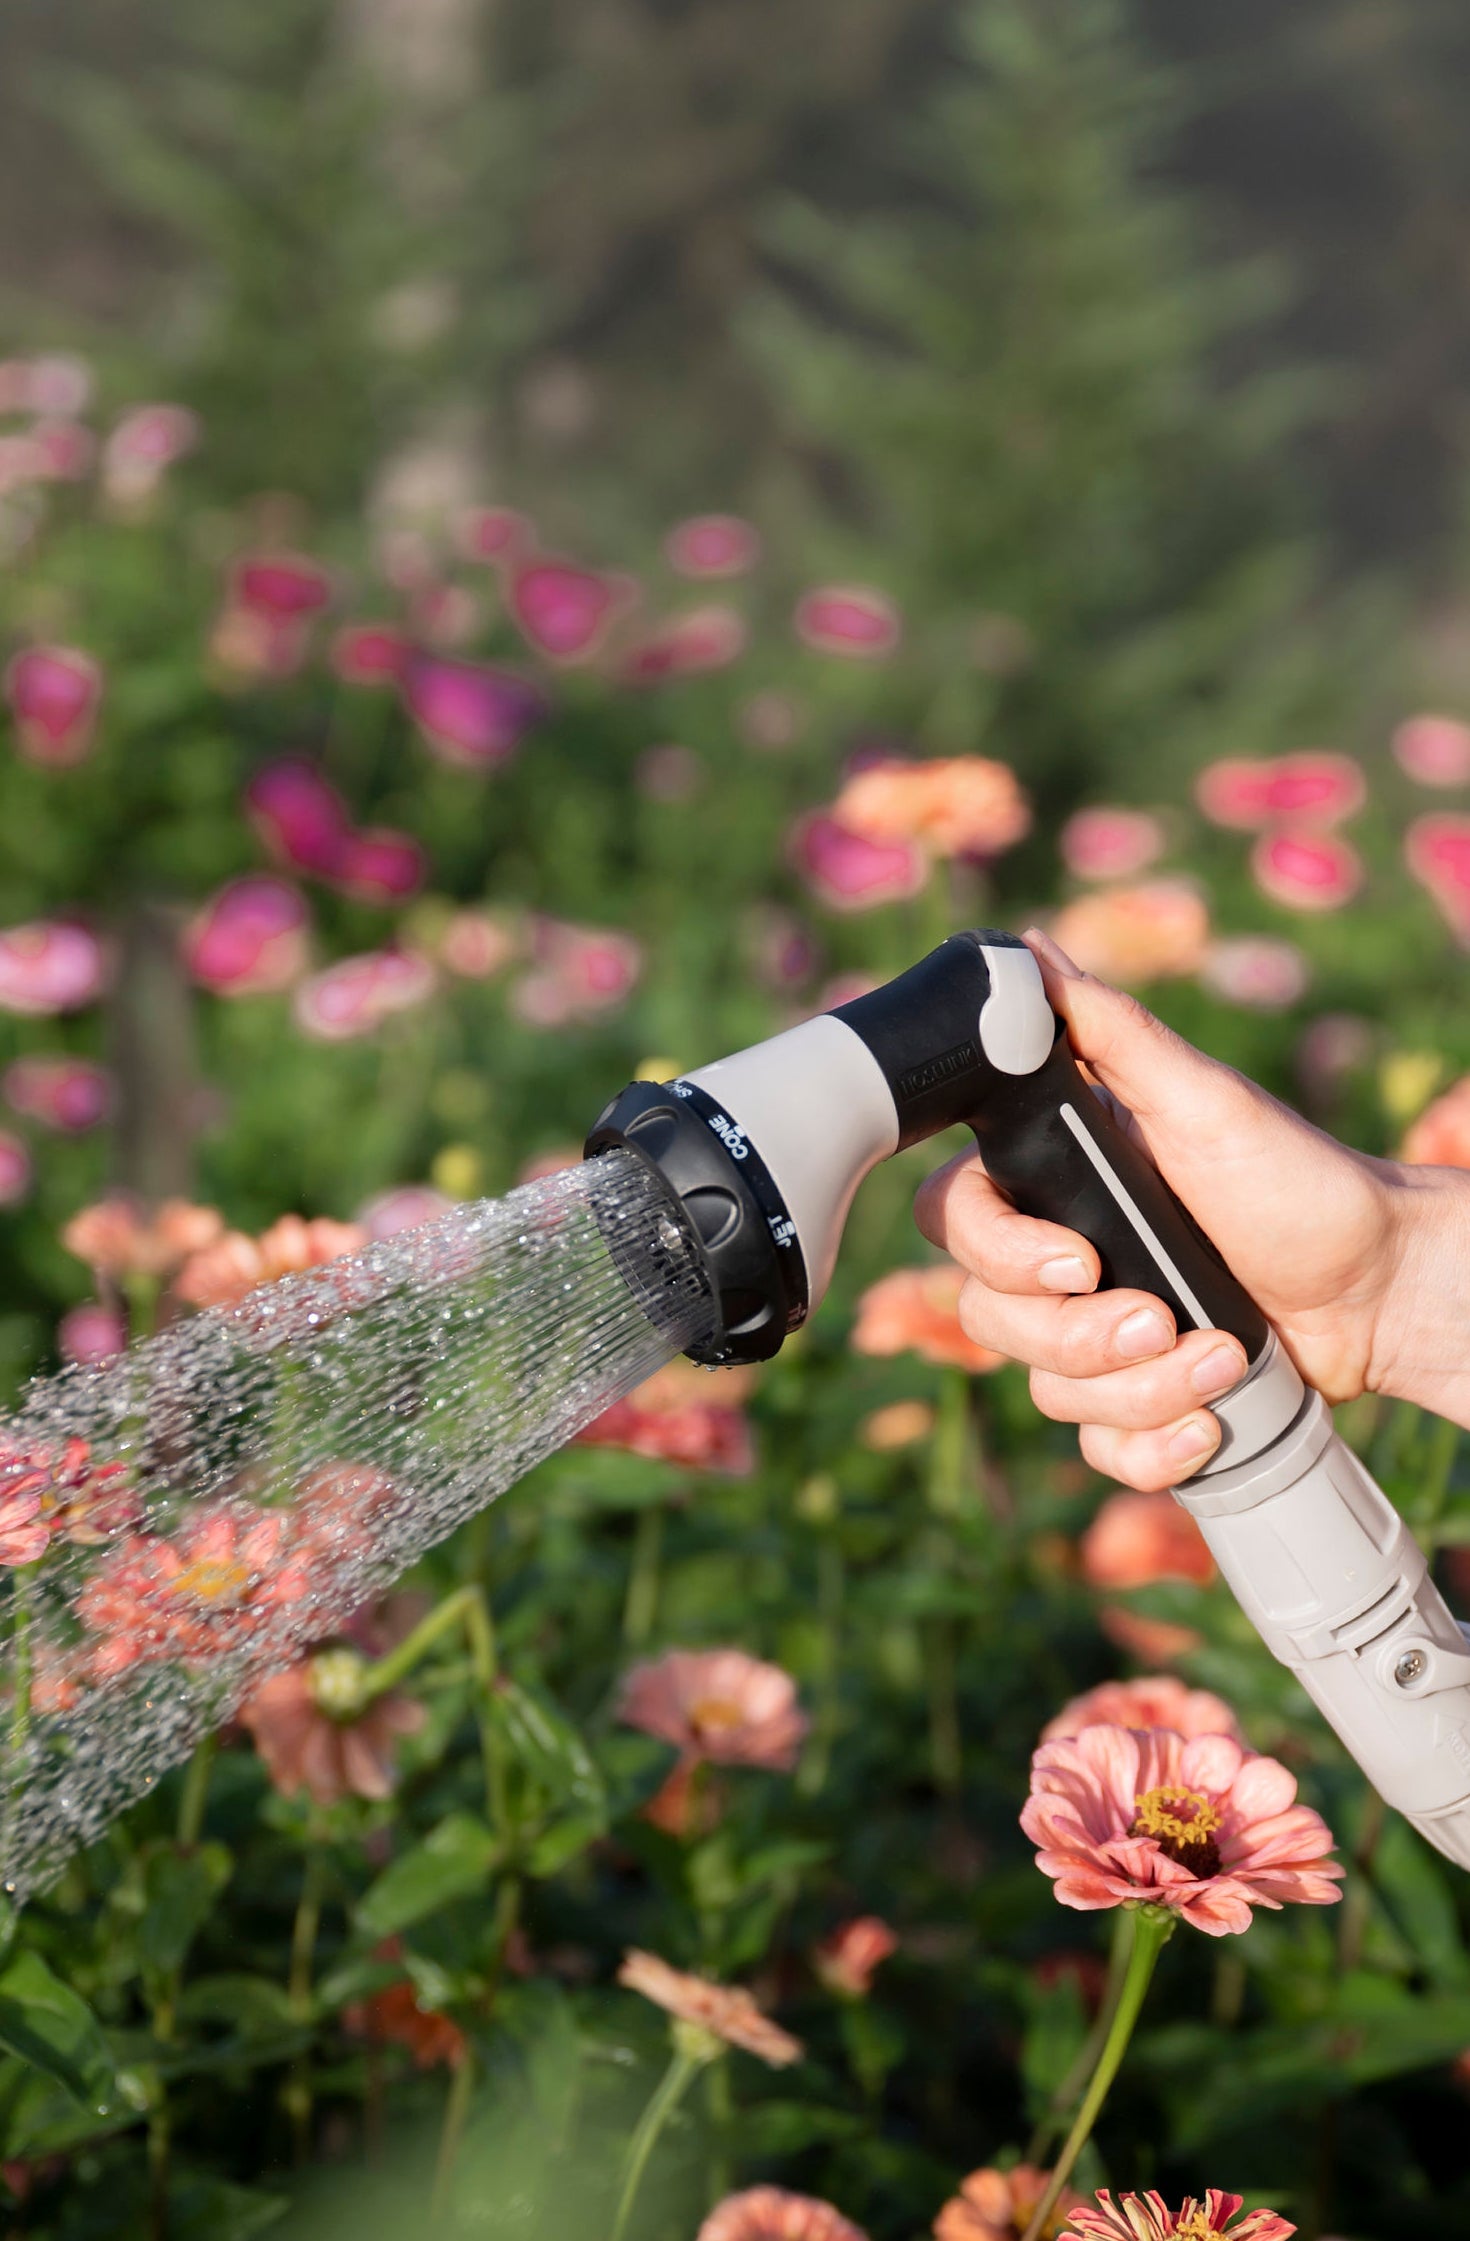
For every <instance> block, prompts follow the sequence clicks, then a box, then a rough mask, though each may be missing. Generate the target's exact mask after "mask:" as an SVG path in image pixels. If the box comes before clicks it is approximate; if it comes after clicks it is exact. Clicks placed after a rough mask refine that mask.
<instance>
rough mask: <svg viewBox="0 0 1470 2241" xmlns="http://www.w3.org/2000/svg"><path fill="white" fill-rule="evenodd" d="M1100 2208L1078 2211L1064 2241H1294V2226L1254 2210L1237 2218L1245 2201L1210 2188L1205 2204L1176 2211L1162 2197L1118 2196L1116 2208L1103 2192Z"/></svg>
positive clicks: (1186, 2204) (1191, 2203)
mask: <svg viewBox="0 0 1470 2241" xmlns="http://www.w3.org/2000/svg"><path fill="white" fill-rule="evenodd" d="M1097 2200H1098V2207H1097V2209H1095V2210H1093V2209H1078V2210H1074V2211H1072V2213H1071V2217H1070V2223H1069V2225H1068V2227H1067V2230H1066V2232H1065V2233H1063V2234H1062V2235H1061V2236H1060V2241H1214V2237H1215V2236H1216V2235H1225V2236H1227V2237H1228V2241H1291V2235H1292V2234H1293V2233H1295V2231H1296V2227H1295V2226H1294V2225H1289V2224H1288V2223H1287V2221H1286V2219H1285V2218H1278V2217H1277V2215H1276V2212H1275V2211H1274V2210H1250V2211H1248V2212H1247V2213H1246V2215H1245V2216H1244V2217H1243V2218H1240V2217H1238V2212H1239V2210H1240V2205H1241V2197H1240V2195H1238V2194H1222V2193H1221V2191H1220V2189H1219V2187H1211V2188H1210V2191H1209V2193H1208V2194H1207V2195H1206V2196H1205V2199H1204V2201H1203V2202H1199V2201H1196V2200H1195V2198H1194V2196H1193V2195H1191V2196H1190V2198H1189V2200H1188V2201H1187V2202H1184V2203H1181V2204H1180V2206H1179V2208H1178V2209H1177V2210H1171V2209H1169V2207H1168V2205H1167V2204H1166V2203H1165V2201H1164V2198H1163V2196H1162V2195H1161V2194H1155V2193H1154V2191H1153V2189H1152V2188H1150V2189H1149V2192H1148V2193H1147V2194H1124V2195H1120V2196H1119V2198H1118V2200H1117V2202H1116V2203H1114V2201H1113V2197H1112V2195H1111V2193H1110V2192H1109V2191H1108V2189H1107V2188H1106V2187H1104V2188H1103V2189H1102V2191H1101V2193H1100V2194H1099V2195H1098V2198H1097Z"/></svg>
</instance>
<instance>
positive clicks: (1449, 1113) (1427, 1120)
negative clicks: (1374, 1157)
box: [1403, 1074, 1470, 1167]
mask: <svg viewBox="0 0 1470 2241" xmlns="http://www.w3.org/2000/svg"><path fill="white" fill-rule="evenodd" d="M1403 1156H1404V1158H1405V1159H1406V1160H1408V1161H1410V1162H1411V1164H1412V1165H1414V1166H1416V1167H1470V1074H1466V1075H1464V1076H1462V1078H1461V1079H1460V1080H1459V1081H1457V1082H1456V1083H1455V1084H1454V1085H1453V1087H1452V1088H1450V1089H1447V1090H1446V1091H1445V1093H1444V1095H1443V1096H1442V1097H1436V1099H1435V1100H1434V1103H1433V1104H1432V1105H1429V1106H1426V1107H1425V1109H1424V1111H1423V1112H1422V1113H1421V1114H1420V1115H1419V1118H1418V1119H1417V1120H1416V1121H1415V1123H1414V1125H1413V1127H1412V1128H1411V1129H1410V1130H1409V1133H1408V1135H1407V1136H1406V1137H1405V1138H1404V1145H1403Z"/></svg>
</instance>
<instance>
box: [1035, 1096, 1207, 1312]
mask: <svg viewBox="0 0 1470 2241" xmlns="http://www.w3.org/2000/svg"><path fill="white" fill-rule="evenodd" d="M1062 1119H1063V1120H1064V1121H1065V1122H1066V1124H1067V1128H1068V1130H1069V1132H1070V1133H1071V1134H1072V1135H1073V1136H1075V1137H1076V1139H1077V1142H1078V1143H1079V1144H1080V1145H1081V1146H1082V1149H1083V1151H1084V1152H1086V1154H1087V1156H1088V1158H1089V1159H1090V1160H1091V1162H1092V1164H1093V1166H1094V1167H1095V1168H1096V1169H1097V1172H1098V1174H1099V1175H1100V1176H1101V1177H1102V1180H1103V1181H1104V1183H1106V1185H1107V1187H1108V1189H1109V1191H1111V1193H1112V1195H1113V1197H1114V1198H1115V1199H1116V1200H1117V1202H1118V1205H1119V1206H1120V1207H1121V1209H1122V1211H1123V1213H1124V1214H1125V1215H1126V1216H1127V1218H1128V1221H1129V1223H1130V1224H1131V1226H1132V1227H1133V1229H1134V1230H1135V1231H1136V1232H1137V1234H1138V1235H1139V1236H1140V1237H1141V1238H1142V1239H1143V1242H1144V1244H1145V1245H1146V1246H1147V1247H1148V1249H1149V1251H1150V1253H1151V1254H1152V1255H1153V1257H1154V1259H1155V1260H1156V1261H1157V1263H1158V1265H1159V1269H1160V1271H1161V1272H1162V1274H1163V1275H1164V1276H1165V1278H1166V1279H1167V1280H1168V1283H1169V1285H1170V1287H1171V1288H1172V1290H1173V1292H1174V1294H1175V1297H1176V1298H1177V1299H1179V1300H1181V1301H1182V1302H1183V1304H1184V1306H1185V1307H1186V1308H1187V1309H1188V1311H1189V1313H1190V1315H1191V1317H1192V1318H1193V1320H1194V1322H1195V1323H1196V1325H1197V1326H1198V1328H1199V1329H1200V1330H1202V1331H1207V1330H1209V1329H1210V1327H1211V1319H1210V1316H1209V1314H1208V1312H1207V1310H1206V1309H1205V1308H1203V1307H1201V1305H1200V1303H1199V1301H1198V1299H1197V1298H1196V1297H1195V1295H1194V1293H1193V1292H1192V1291H1191V1289H1190V1287H1189V1285H1188V1284H1186V1283H1185V1281H1184V1278H1183V1277H1182V1276H1181V1275H1180V1273H1179V1269H1178V1267H1177V1265H1176V1264H1175V1262H1174V1260H1173V1259H1172V1258H1171V1256H1170V1255H1169V1254H1168V1253H1166V1252H1165V1250H1164V1247H1163V1245H1162V1244H1161V1243H1160V1241H1159V1237H1158V1233H1157V1231H1156V1230H1155V1229H1154V1228H1153V1226H1152V1224H1151V1223H1150V1222H1148V1221H1147V1220H1146V1219H1145V1216H1144V1213H1143V1210H1142V1208H1141V1207H1140V1206H1139V1205H1138V1202H1137V1200H1136V1199H1135V1198H1134V1197H1133V1195H1132V1193H1131V1192H1130V1191H1129V1190H1128V1189H1127V1187H1126V1186H1125V1184H1124V1183H1123V1181H1122V1179H1121V1178H1120V1177H1119V1176H1117V1175H1115V1174H1114V1172H1113V1170H1112V1168H1111V1167H1110V1166H1109V1165H1108V1163H1107V1161H1106V1160H1105V1159H1104V1157H1103V1155H1102V1152H1101V1151H1100V1149H1099V1148H1098V1146H1097V1145H1096V1144H1095V1143H1094V1142H1093V1139H1092V1137H1091V1136H1090V1135H1089V1134H1088V1132H1087V1130H1086V1129H1085V1128H1084V1127H1083V1125H1082V1121H1081V1117H1080V1115H1079V1114H1078V1112H1077V1109H1076V1107H1075V1106H1073V1105H1063V1107H1062Z"/></svg>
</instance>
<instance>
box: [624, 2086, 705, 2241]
mask: <svg viewBox="0 0 1470 2241" xmlns="http://www.w3.org/2000/svg"><path fill="white" fill-rule="evenodd" d="M701 2067H702V2065H701V2063H700V2060H699V2058H698V2056H697V2055H694V2054H690V2053H689V2052H688V2051H687V2050H686V2049H684V2048H682V2047H680V2048H676V2049H675V2052H674V2057H673V2060H672V2061H671V2062H670V2064H669V2066H668V2068H667V2070H665V2072H664V2074H663V2077H662V2078H661V2080H660V2081H659V2083H658V2085H657V2086H656V2087H655V2088H654V2091H653V2093H652V2095H651V2096H650V2098H649V2103H648V2106H647V2108H646V2109H645V2110H644V2112H643V2114H642V2116H641V2117H640V2118H639V2119H638V2128H637V2130H636V2131H635V2133H634V2134H633V2137H632V2139H631V2140H630V2141H629V2142H628V2153H627V2158H626V2161H625V2162H624V2165H623V2191H622V2193H621V2195H620V2196H619V2197H618V2214H617V2216H616V2217H615V2218H614V2220H613V2229H612V2236H611V2241H623V2235H624V2234H625V2233H626V2232H627V2230H628V2220H629V2218H630V2217H631V2216H632V2213H633V2203H634V2201H635V2199H636V2197H637V2194H638V2188H639V2185H640V2183H641V2181H642V2178H643V2172H644V2167H645V2165H646V2164H647V2162H648V2159H649V2157H650V2156H651V2155H652V2153H653V2151H654V2147H655V2145H656V2144H657V2141H658V2136H659V2134H660V2132H662V2130H663V2128H664V2126H665V2125H666V2124H667V2123H668V2120H669V2118H670V2117H671V2116H672V2115H673V2113H674V2111H675V2109H677V2107H678V2106H679V2103H680V2102H681V2101H682V2100H683V2098H684V2095H685V2092H686V2090H687V2088H688V2085H689V2081H690V2079H691V2078H693V2077H694V2076H695V2074H696V2073H697V2072H698V2070H699V2069H700V2068H701Z"/></svg>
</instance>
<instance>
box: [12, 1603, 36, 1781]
mask: <svg viewBox="0 0 1470 2241" xmlns="http://www.w3.org/2000/svg"><path fill="white" fill-rule="evenodd" d="M14 1577H15V1601H14V1604H13V1605H12V1609H13V1612H14V1619H13V1631H12V1635H11V1650H10V1672H11V1681H12V1685H13V1687H14V1691H15V1693H14V1695H13V1696H12V1698H11V1702H10V1763H11V1781H12V1784H15V1783H19V1782H20V1780H21V1778H22V1777H21V1758H22V1756H23V1754H24V1752H25V1747H26V1741H27V1738H28V1737H29V1735H30V1732H31V1671H32V1645H31V1624H32V1606H33V1602H34V1587H35V1578H36V1566H35V1565H34V1564H19V1565H17V1566H16V1569H15V1575H14Z"/></svg>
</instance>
